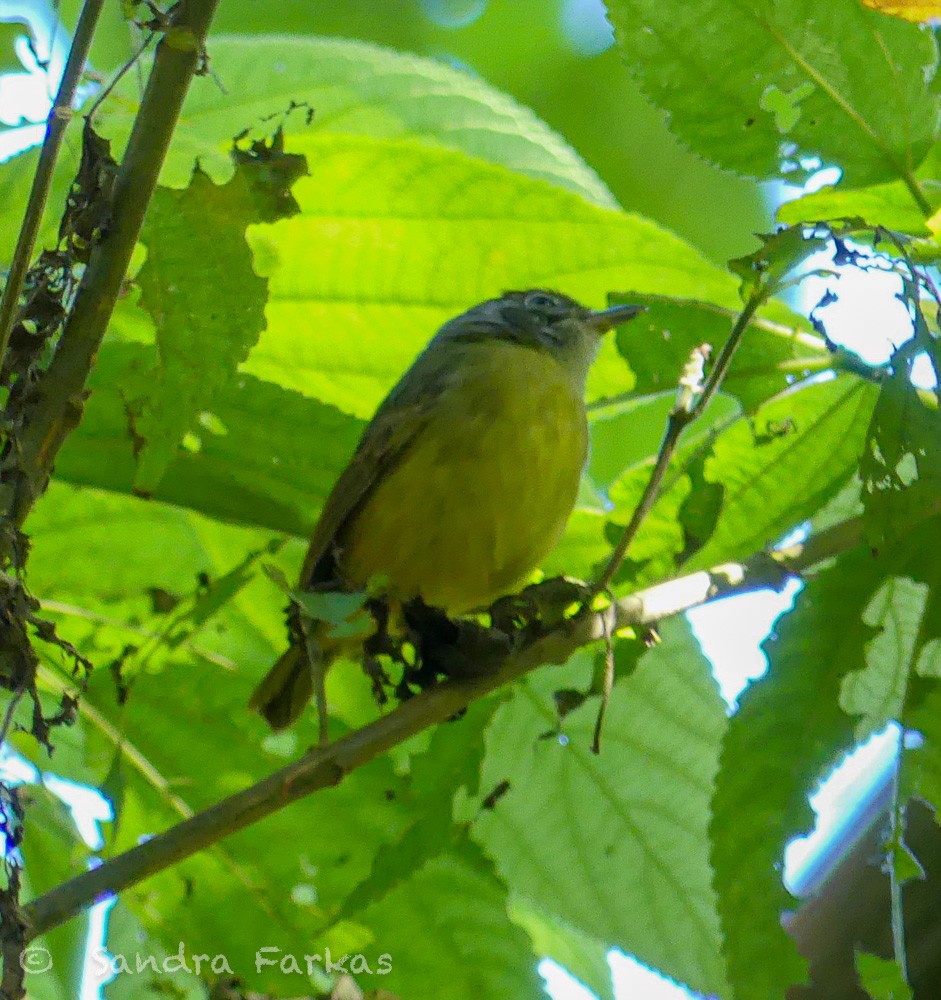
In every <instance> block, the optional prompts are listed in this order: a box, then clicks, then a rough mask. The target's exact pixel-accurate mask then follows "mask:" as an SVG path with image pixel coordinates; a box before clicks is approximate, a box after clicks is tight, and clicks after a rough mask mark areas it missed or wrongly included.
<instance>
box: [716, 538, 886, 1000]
mask: <svg viewBox="0 0 941 1000" xmlns="http://www.w3.org/2000/svg"><path fill="white" fill-rule="evenodd" d="M883 573H884V567H883V566H882V565H881V564H880V563H879V561H878V560H876V559H874V558H873V556H872V555H871V554H870V553H869V552H863V551H854V552H851V553H849V554H847V555H844V556H841V557H840V558H839V559H838V560H837V561H836V563H835V564H834V565H833V566H832V567H831V568H829V569H826V570H824V571H823V572H821V573H820V574H819V575H818V576H817V577H815V578H813V579H811V580H810V581H809V582H808V583H807V585H806V587H805V588H804V590H803V591H801V593H800V595H799V596H798V598H797V601H796V604H795V606H794V610H793V611H791V612H790V613H789V614H788V615H786V616H785V617H784V618H783V619H781V621H780V622H779V624H778V626H777V627H776V630H775V632H774V633H772V635H771V637H770V638H769V639H767V640H766V641H765V643H764V645H763V647H762V648H763V649H764V651H765V653H766V654H767V655H768V658H769V660H770V666H769V671H768V674H767V675H766V677H764V678H762V679H761V680H758V681H756V682H754V683H753V684H752V685H751V686H750V687H748V688H747V689H746V690H745V692H744V693H743V694H742V695H741V697H740V698H739V706H740V707H739V710H738V712H737V713H736V714H735V715H734V716H733V717H732V721H731V724H730V726H729V731H728V734H727V736H726V738H725V742H724V743H723V746H722V755H721V766H720V769H719V773H718V777H717V778H716V793H715V797H714V799H713V811H714V815H713V820H712V826H711V840H712V863H713V866H714V868H715V882H714V885H715V889H716V892H717V894H718V897H719V913H720V916H721V920H722V932H723V935H724V938H725V956H726V962H727V969H728V977H729V979H730V981H731V982H733V983H734V984H735V997H736V1000H766V998H767V997H769V996H776V995H779V994H780V993H781V991H782V990H783V989H784V988H786V987H787V986H789V985H792V984H796V983H799V982H802V981H803V978H804V962H803V960H802V959H800V958H799V957H798V955H797V952H796V950H795V948H794V944H793V942H792V941H791V940H790V938H788V936H787V935H786V934H785V932H784V930H783V928H782V927H781V913H782V911H783V910H786V909H790V908H792V907H793V905H794V901H793V899H792V898H791V897H790V896H789V894H788V893H787V892H786V890H785V888H784V886H783V884H782V882H781V864H782V858H783V855H784V848H785V845H786V844H787V842H788V841H789V840H790V838H791V837H793V836H796V835H798V834H801V833H803V832H804V831H806V830H808V829H810V827H812V825H813V813H812V812H811V809H810V806H809V804H808V802H807V793H808V790H809V789H811V788H812V787H813V785H814V783H815V782H817V781H818V780H819V779H820V778H821V777H822V776H823V774H825V773H826V771H827V769H828V768H829V767H831V766H832V765H833V764H834V763H836V761H837V760H838V759H839V758H840V757H841V756H842V755H843V754H844V753H845V752H846V751H847V750H849V749H850V748H851V747H852V746H853V727H852V723H851V721H850V719H849V717H848V716H847V715H845V714H844V712H843V711H842V710H841V708H840V705H839V693H840V688H841V685H842V684H843V680H844V678H845V676H846V675H847V674H848V673H849V672H850V671H851V670H854V669H855V668H856V667H857V666H858V664H859V663H860V662H862V660H863V657H864V655H865V645H866V643H867V641H868V640H869V639H870V638H871V637H872V634H873V629H872V628H871V626H869V625H866V624H865V623H864V622H863V621H862V619H861V615H862V612H863V610H864V609H865V607H866V606H867V605H868V604H869V601H870V600H871V597H872V593H873V591H874V590H875V589H876V587H877V586H878V584H879V581H880V580H881V578H882V576H883Z"/></svg>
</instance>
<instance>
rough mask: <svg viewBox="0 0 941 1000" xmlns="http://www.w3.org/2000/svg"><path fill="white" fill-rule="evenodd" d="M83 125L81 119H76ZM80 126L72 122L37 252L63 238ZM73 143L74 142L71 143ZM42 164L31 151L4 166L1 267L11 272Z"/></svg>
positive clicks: (0, 202) (0, 194)
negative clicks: (62, 223) (61, 231)
mask: <svg viewBox="0 0 941 1000" xmlns="http://www.w3.org/2000/svg"><path fill="white" fill-rule="evenodd" d="M76 121H80V119H76ZM79 128H80V126H79V125H77V124H76V122H75V121H73V122H71V123H70V124H69V126H68V128H67V130H66V141H65V142H64V143H63V148H62V151H61V154H60V157H59V163H58V168H57V169H56V171H55V173H54V174H53V175H52V186H51V189H50V192H49V198H48V201H47V206H46V211H45V212H44V213H43V217H42V224H41V225H40V228H39V233H38V234H37V239H36V250H37V252H38V251H39V250H40V249H41V248H48V247H52V246H55V244H56V242H57V241H58V234H59V217H60V216H61V214H62V211H63V209H64V208H65V199H66V195H67V194H68V192H69V188H70V186H71V183H72V178H73V177H74V176H75V170H76V168H77V166H78V154H77V150H78V148H80V146H81V138H80V136H79V134H78V132H79ZM70 140H71V141H70ZM38 162H39V150H38V149H27V150H25V151H24V152H22V153H18V154H17V155H16V156H13V157H11V158H10V159H9V160H5V161H4V162H3V163H0V267H2V268H3V270H6V269H7V266H8V265H9V263H10V261H11V260H12V258H13V249H14V247H15V246H16V240H17V237H18V236H19V232H20V226H21V224H22V222H23V213H24V212H25V210H26V202H27V199H28V198H29V191H30V187H31V186H32V182H33V174H34V173H35V172H36V164H37V163H38Z"/></svg>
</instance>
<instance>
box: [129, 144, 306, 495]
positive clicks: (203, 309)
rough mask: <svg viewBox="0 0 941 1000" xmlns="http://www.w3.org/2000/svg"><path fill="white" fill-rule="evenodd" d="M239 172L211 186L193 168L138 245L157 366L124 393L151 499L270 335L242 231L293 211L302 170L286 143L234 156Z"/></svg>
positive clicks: (156, 201)
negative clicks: (190, 436) (185, 443)
mask: <svg viewBox="0 0 941 1000" xmlns="http://www.w3.org/2000/svg"><path fill="white" fill-rule="evenodd" d="M234 156H235V159H236V161H237V164H238V165H237V167H236V171H235V174H234V175H233V176H232V178H231V179H230V180H229V181H228V182H227V183H226V184H224V185H221V186H218V185H216V184H214V183H213V182H212V181H211V180H210V179H209V177H208V176H207V175H206V174H205V173H203V171H202V170H201V169H200V168H199V166H197V167H196V168H195V170H194V171H193V176H192V179H191V180H190V184H189V187H187V188H185V189H183V190H182V191H174V190H171V189H169V188H163V187H158V188H157V190H156V191H155V192H154V197H153V198H152V200H151V203H150V206H149V208H148V210H147V218H146V220H145V223H144V228H143V230H142V231H141V240H142V242H143V243H144V244H145V245H146V246H147V260H146V263H145V264H144V266H143V267H142V268H141V270H140V272H139V274H138V276H137V284H138V285H139V286H140V289H141V296H140V305H141V307H142V308H144V309H146V310H147V312H149V313H150V315H151V316H152V318H153V321H154V324H155V326H156V334H157V354H158V362H157V365H156V367H155V369H154V370H153V371H150V372H146V373H136V375H137V378H139V379H142V382H139V381H137V379H135V384H133V385H131V386H127V387H125V389H124V391H125V392H126V393H127V394H128V395H129V396H130V397H131V400H130V404H129V419H130V420H131V422H132V426H133V433H134V435H135V453H136V458H137V474H136V476H135V481H134V489H135V492H138V493H142V494H150V493H152V492H153V491H154V489H155V488H156V487H157V485H158V484H159V482H160V480H161V479H162V478H163V474H164V472H165V471H166V468H167V466H168V465H169V464H170V462H171V461H172V459H173V455H174V452H175V451H176V449H177V447H178V446H179V443H180V441H181V439H182V438H183V435H184V434H185V433H186V432H187V431H192V430H193V429H194V427H195V426H196V418H197V416H198V415H199V414H200V413H201V412H208V411H209V410H210V408H211V407H212V404H213V402H214V401H215V399H216V397H217V396H218V394H219V392H220V391H221V390H222V389H224V388H225V387H226V386H227V385H228V384H229V383H231V382H232V381H233V380H234V378H235V370H236V367H237V366H238V365H239V364H240V363H241V362H243V361H244V360H245V359H246V358H247V357H248V352H249V351H250V350H251V348H252V347H253V346H254V345H255V342H256V341H257V340H258V337H259V335H260V334H261V331H262V330H263V329H264V327H265V318H264V308H265V300H266V299H267V290H268V289H267V281H266V280H265V278H263V277H259V276H258V275H257V274H256V273H255V271H254V270H253V268H252V256H251V251H250V250H249V248H248V245H247V244H246V242H245V228H246V226H248V225H250V224H252V223H259V222H269V223H270V222H274V221H276V220H277V219H279V218H283V217H285V216H289V215H292V214H294V212H295V211H297V205H296V203H295V202H294V199H293V198H291V196H290V194H289V193H288V191H289V189H290V187H291V184H293V183H294V181H295V180H296V179H297V178H298V177H299V176H301V174H303V173H305V172H306V168H305V165H304V160H303V158H302V157H299V156H285V155H284V153H283V152H281V150H280V136H276V137H275V139H274V140H273V141H272V144H271V146H270V147H269V146H266V145H259V146H258V147H257V148H256V149H255V150H254V151H253V152H252V153H248V154H246V153H242V152H236V153H235V154H234Z"/></svg>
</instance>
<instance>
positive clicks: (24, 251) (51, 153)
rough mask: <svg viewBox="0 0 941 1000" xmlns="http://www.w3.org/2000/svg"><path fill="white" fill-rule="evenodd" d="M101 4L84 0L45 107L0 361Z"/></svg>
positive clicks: (1, 322) (0, 337)
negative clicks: (59, 75)
mask: <svg viewBox="0 0 941 1000" xmlns="http://www.w3.org/2000/svg"><path fill="white" fill-rule="evenodd" d="M103 6H104V0H85V3H84V5H83V7H82V13H81V16H80V17H79V19H78V25H77V26H76V28H75V37H74V38H73V39H72V47H71V48H70V49H69V58H68V60H67V62H66V64H65V71H64V72H63V74H62V80H61V82H60V83H59V92H58V93H57V94H56V97H55V100H54V101H53V103H52V108H51V109H50V111H49V117H48V118H47V119H46V137H45V139H44V140H43V144H42V151H41V152H40V154H39V163H38V164H37V165H36V173H35V174H34V175H33V186H32V187H31V188H30V192H29V200H28V201H27V203H26V213H25V215H24V216H23V224H22V226H20V233H19V236H18V237H17V240H16V248H15V249H14V251H13V260H12V262H11V264H10V273H9V274H8V275H7V282H6V285H4V288H3V298H2V299H0V362H2V360H3V356H4V355H5V354H6V351H7V344H8V343H9V342H10V331H11V330H12V329H13V320H14V317H15V315H16V308H17V304H18V302H19V298H20V292H21V291H22V290H23V281H24V279H25V277H26V271H27V269H28V268H29V262H30V258H31V257H32V256H33V247H34V246H35V245H36V236H37V235H38V233H39V226H40V224H41V223H42V216H43V211H44V209H45V207H46V200H47V199H48V197H49V188H50V187H51V185H52V175H53V171H54V170H55V165H56V160H57V159H58V156H59V149H60V148H61V146H62V139H63V137H64V136H65V130H66V127H67V126H68V124H69V121H70V120H71V117H72V103H73V101H74V100H75V91H76V90H77V88H78V83H79V80H80V79H81V77H82V71H83V70H84V68H85V61H86V59H87V58H88V50H89V48H90V47H91V40H92V35H93V34H94V31H95V25H96V24H97V23H98V15H99V14H100V13H101V8H102V7H103Z"/></svg>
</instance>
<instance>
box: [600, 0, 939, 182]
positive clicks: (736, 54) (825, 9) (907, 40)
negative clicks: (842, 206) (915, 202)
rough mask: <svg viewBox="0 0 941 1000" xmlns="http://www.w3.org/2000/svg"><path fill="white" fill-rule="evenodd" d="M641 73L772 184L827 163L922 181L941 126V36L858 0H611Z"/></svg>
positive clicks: (856, 172) (730, 163)
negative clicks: (921, 168) (938, 70)
mask: <svg viewBox="0 0 941 1000" xmlns="http://www.w3.org/2000/svg"><path fill="white" fill-rule="evenodd" d="M608 10H609V13H610V15H611V19H612V21H613V23H614V26H615V37H616V39H617V43H618V45H619V46H620V48H621V52H622V55H623V56H624V59H625V61H626V62H627V64H628V66H629V67H630V69H631V70H632V71H633V72H634V73H636V74H637V75H638V77H639V78H640V81H641V84H642V86H643V87H644V89H645V90H646V91H647V93H648V94H649V95H650V96H651V98H652V99H653V100H654V101H655V102H656V103H657V104H659V105H660V106H661V107H663V108H665V109H666V110H667V111H668V112H669V114H670V120H671V125H672V128H673V129H674V131H675V132H676V133H677V135H679V136H680V138H681V139H682V140H683V141H684V142H686V143H688V144H689V146H690V147H691V148H692V149H694V150H695V151H696V152H698V153H699V154H700V155H702V156H705V157H707V158H708V159H710V160H711V161H712V162H713V163H716V164H719V165H720V166H723V167H726V168H727V169H730V170H735V171H737V172H739V173H741V174H745V175H747V176H749V177H757V178H760V179H765V178H771V177H777V176H779V175H780V173H781V171H782V168H783V169H784V170H785V171H790V172H793V171H796V170H798V169H799V164H801V161H806V160H807V159H817V160H818V161H821V160H822V161H823V163H824V164H825V165H830V164H833V165H836V166H838V167H840V168H841V169H842V171H843V177H844V183H846V184H850V185H854V186H861V185H865V184H874V183H877V182H879V181H887V180H895V179H897V178H911V177H912V176H913V174H914V170H915V168H916V167H917V166H918V164H919V163H920V162H921V160H922V159H923V158H924V157H925V155H926V153H927V152H928V150H929V148H930V146H931V144H932V142H933V141H934V139H935V137H936V136H937V130H938V104H937V95H936V93H935V91H934V89H933V87H932V79H933V76H934V73H935V65H936V60H937V51H936V48H935V43H934V38H933V36H932V35H931V34H930V33H928V32H925V31H922V30H920V28H918V27H917V26H916V25H914V24H908V23H906V22H904V21H901V20H899V19H897V18H892V17H886V16H885V15H882V14H877V13H875V12H873V11H871V10H868V9H867V8H866V7H865V6H864V5H863V4H861V3H859V2H858V0H829V2H827V3H825V4H821V3H819V2H817V0H704V2H700V3H696V4H683V5H681V6H677V5H675V4H663V3H659V2H658V0H610V2H609V4H608Z"/></svg>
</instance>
